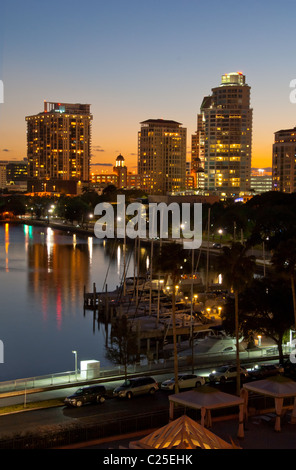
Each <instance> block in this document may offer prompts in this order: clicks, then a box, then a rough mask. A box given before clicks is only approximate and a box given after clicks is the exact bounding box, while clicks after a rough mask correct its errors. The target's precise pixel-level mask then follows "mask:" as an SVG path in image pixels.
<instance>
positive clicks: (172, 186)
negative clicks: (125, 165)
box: [138, 119, 187, 194]
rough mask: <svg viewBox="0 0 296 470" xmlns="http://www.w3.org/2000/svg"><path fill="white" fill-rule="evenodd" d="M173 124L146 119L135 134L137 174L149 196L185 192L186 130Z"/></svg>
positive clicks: (160, 120)
mask: <svg viewBox="0 0 296 470" xmlns="http://www.w3.org/2000/svg"><path fill="white" fill-rule="evenodd" d="M181 126H182V124H181V123H179V122H176V121H171V120H164V119H148V120H147V121H143V122H141V130H140V131H139V133H138V174H139V175H140V176H141V177H142V181H143V189H144V190H145V191H146V192H147V193H149V194H167V193H168V192H176V191H180V190H183V189H185V184H186V140H187V129H185V128H184V127H181Z"/></svg>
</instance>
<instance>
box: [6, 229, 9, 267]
mask: <svg viewBox="0 0 296 470" xmlns="http://www.w3.org/2000/svg"><path fill="white" fill-rule="evenodd" d="M5 270H6V272H7V273H8V272H9V224H5Z"/></svg>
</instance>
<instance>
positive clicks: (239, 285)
mask: <svg viewBox="0 0 296 470" xmlns="http://www.w3.org/2000/svg"><path fill="white" fill-rule="evenodd" d="M220 262H221V272H222V275H223V283H224V284H225V285H226V286H227V288H228V289H229V290H232V291H233V293H234V310H235V339H236V370H237V379H236V387H237V390H236V392H237V395H239V394H240V357H239V306H238V297H239V294H240V293H241V292H243V291H244V289H245V288H246V287H247V286H248V285H249V283H250V282H251V281H252V279H253V274H254V272H255V266H256V265H255V257H254V256H247V255H246V247H245V246H244V245H242V244H241V243H238V242H236V243H233V244H232V246H231V248H229V247H228V246H226V247H223V254H222V255H221V258H220Z"/></svg>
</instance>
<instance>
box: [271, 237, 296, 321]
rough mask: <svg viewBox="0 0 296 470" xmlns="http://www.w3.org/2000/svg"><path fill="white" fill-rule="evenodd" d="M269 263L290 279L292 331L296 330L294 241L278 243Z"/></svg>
mask: <svg viewBox="0 0 296 470" xmlns="http://www.w3.org/2000/svg"><path fill="white" fill-rule="evenodd" d="M271 262H272V264H273V266H274V267H275V268H276V270H277V271H278V272H280V273H282V274H284V276H286V277H287V278H289V279H290V283H291V289H292V297H293V308H294V329H296V294H295V268H296V239H295V238H290V239H289V240H287V241H282V242H280V243H279V245H278V246H277V248H276V249H275V251H274V253H273V256H272V259H271Z"/></svg>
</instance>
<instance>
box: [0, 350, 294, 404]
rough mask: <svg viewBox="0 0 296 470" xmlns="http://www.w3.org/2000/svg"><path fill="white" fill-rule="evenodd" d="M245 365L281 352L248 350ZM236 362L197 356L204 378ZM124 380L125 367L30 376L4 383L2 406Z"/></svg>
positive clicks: (164, 364) (182, 363)
mask: <svg viewBox="0 0 296 470" xmlns="http://www.w3.org/2000/svg"><path fill="white" fill-rule="evenodd" d="M284 352H285V354H289V353H290V348H289V347H286V348H285V350H284ZM240 358H241V363H242V365H243V364H245V366H246V367H247V366H248V365H250V364H255V363H256V362H261V361H271V360H272V361H277V360H278V351H277V348H276V347H274V346H267V347H266V346H265V347H262V348H257V349H256V350H254V351H248V352H247V351H244V352H241V354H240ZM234 362H235V354H233V353H231V354H229V353H228V354H224V355H223V354H220V355H219V357H217V356H216V355H211V354H203V355H200V356H199V357H197V356H195V357H194V369H195V371H198V373H199V374H200V375H204V376H207V375H208V371H209V369H211V368H212V367H216V366H218V365H225V364H229V363H234ZM178 366H179V371H180V372H181V371H186V370H187V371H188V370H191V369H192V367H191V357H186V356H185V357H179V363H178ZM173 370H174V363H173V359H172V358H171V359H169V360H160V361H158V362H157V363H156V362H150V363H148V364H142V363H141V364H135V365H133V366H129V367H128V374H129V375H135V376H136V375H143V374H146V375H147V374H151V375H156V376H157V375H164V374H168V375H171V374H172V371H173ZM122 379H124V368H123V367H119V366H118V367H114V368H103V367H101V368H100V372H99V375H98V376H96V377H93V376H91V375H89V376H85V374H80V372H79V371H78V370H77V372H75V371H69V372H62V373H56V374H50V375H45V376H39V377H30V378H24V379H16V380H10V381H6V382H0V406H1V399H2V398H7V397H14V396H21V395H24V394H31V393H37V392H42V391H44V392H45V391H49V390H57V389H63V388H68V387H75V386H81V385H86V384H89V383H94V382H95V383H100V382H105V381H108V382H112V381H118V380H122Z"/></svg>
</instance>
